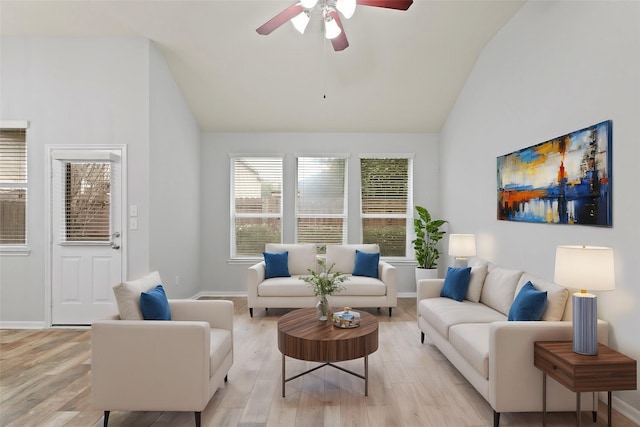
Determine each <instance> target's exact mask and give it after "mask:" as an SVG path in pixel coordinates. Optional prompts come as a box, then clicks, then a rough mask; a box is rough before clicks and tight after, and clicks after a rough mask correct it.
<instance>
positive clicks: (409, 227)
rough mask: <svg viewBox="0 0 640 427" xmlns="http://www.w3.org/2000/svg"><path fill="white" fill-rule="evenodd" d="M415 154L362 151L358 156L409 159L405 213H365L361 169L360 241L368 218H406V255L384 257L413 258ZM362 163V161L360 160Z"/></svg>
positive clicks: (360, 158) (359, 158)
mask: <svg viewBox="0 0 640 427" xmlns="http://www.w3.org/2000/svg"><path fill="white" fill-rule="evenodd" d="M414 158H415V155H414V154H413V153H360V154H359V156H358V160H362V159H407V160H408V161H409V164H408V174H407V176H408V180H409V182H408V183H407V187H408V188H407V210H406V213H405V214H389V213H386V214H365V213H363V212H362V208H363V206H362V185H361V183H362V171H360V174H361V175H360V177H359V182H360V185H359V188H360V194H359V203H360V219H359V223H360V241H361V242H363V241H364V230H363V228H364V227H363V222H364V220H365V219H368V218H383V219H386V218H391V219H394V218H404V219H405V220H406V231H405V256H401V257H396V256H384V258H387V259H391V260H394V259H395V260H409V259H413V246H412V245H411V241H412V240H413V163H414V162H413V159H414ZM359 163H360V162H359Z"/></svg>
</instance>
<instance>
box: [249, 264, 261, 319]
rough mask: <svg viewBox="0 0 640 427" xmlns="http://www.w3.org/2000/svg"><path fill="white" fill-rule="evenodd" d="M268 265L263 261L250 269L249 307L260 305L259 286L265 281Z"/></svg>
mask: <svg viewBox="0 0 640 427" xmlns="http://www.w3.org/2000/svg"><path fill="white" fill-rule="evenodd" d="M265 276H266V265H265V263H264V261H261V262H259V263H257V264H255V265H252V266H251V267H249V272H248V275H247V305H248V306H249V308H253V307H255V306H256V304H257V303H258V285H260V283H262V282H263V281H264V278H265Z"/></svg>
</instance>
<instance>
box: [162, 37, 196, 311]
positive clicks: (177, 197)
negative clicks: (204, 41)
mask: <svg viewBox="0 0 640 427" xmlns="http://www.w3.org/2000/svg"><path fill="white" fill-rule="evenodd" d="M149 87H150V89H149V114H150V121H149V124H150V129H149V135H150V144H149V149H150V151H149V176H150V178H149V211H150V212H149V255H150V262H149V264H150V269H151V270H159V271H160V274H161V277H162V283H163V285H164V286H165V288H166V290H167V295H168V296H169V297H170V298H185V297H191V296H193V295H195V294H197V293H198V292H199V291H200V268H199V262H200V253H199V252H200V202H199V199H200V167H199V166H200V128H199V127H198V124H197V123H196V121H195V119H194V117H193V114H192V113H191V110H189V108H188V106H187V104H186V102H185V100H184V98H183V96H182V93H181V92H180V90H179V89H178V86H177V85H176V83H175V80H174V79H173V76H172V75H171V73H170V71H169V68H168V67H167V64H166V62H165V60H164V58H163V57H162V54H161V53H160V50H159V49H158V47H157V46H156V45H155V44H154V43H151V47H150V50H149ZM176 279H178V280H176Z"/></svg>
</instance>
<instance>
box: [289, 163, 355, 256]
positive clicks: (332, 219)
mask: <svg viewBox="0 0 640 427" xmlns="http://www.w3.org/2000/svg"><path fill="white" fill-rule="evenodd" d="M346 183H347V159H346V156H342V157H298V159H297V180H296V185H297V188H296V191H297V193H296V241H297V242H298V243H320V244H322V243H324V244H331V243H343V242H346V241H347V222H346V220H347V201H346V195H347V191H346V187H345V186H346Z"/></svg>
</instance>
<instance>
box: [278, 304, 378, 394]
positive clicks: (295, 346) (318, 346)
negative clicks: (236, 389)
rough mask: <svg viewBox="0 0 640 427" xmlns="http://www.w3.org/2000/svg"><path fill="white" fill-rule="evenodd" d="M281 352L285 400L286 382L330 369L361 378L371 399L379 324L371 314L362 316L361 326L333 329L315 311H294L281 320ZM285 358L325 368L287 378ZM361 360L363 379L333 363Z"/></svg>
mask: <svg viewBox="0 0 640 427" xmlns="http://www.w3.org/2000/svg"><path fill="white" fill-rule="evenodd" d="M278 349H279V350H280V353H282V397H284V395H285V383H286V382H289V381H291V380H294V379H296V378H298V377H301V376H302V375H305V374H308V373H310V372H313V371H315V370H316V369H320V368H322V367H323V366H327V365H329V366H333V367H334V368H336V369H340V370H341V371H344V372H347V373H349V374H351V375H354V376H356V377H358V378H362V379H363V380H364V395H365V396H368V395H369V355H370V354H371V353H373V352H375V351H376V350H377V349H378V320H377V319H376V318H375V317H374V316H373V315H371V314H369V313H366V312H360V326H358V327H357V328H351V329H342V328H337V327H335V326H333V324H332V323H331V321H330V320H328V321H326V322H320V321H319V320H318V318H317V316H316V309H315V308H302V309H299V310H294V311H292V312H290V313H287V314H285V315H284V316H282V317H281V318H280V320H278ZM286 356H289V357H293V358H294V359H299V360H306V361H310V362H323V364H322V365H318V366H316V367H315V368H312V369H309V370H308V371H305V372H302V373H300V374H298V375H296V376H293V377H291V378H286V377H285V360H286ZM361 357H363V358H364V375H360V374H358V373H355V372H353V371H350V370H348V369H345V368H343V367H341V366H337V365H334V364H333V363H332V362H343V361H345V360H352V359H359V358H361Z"/></svg>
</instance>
